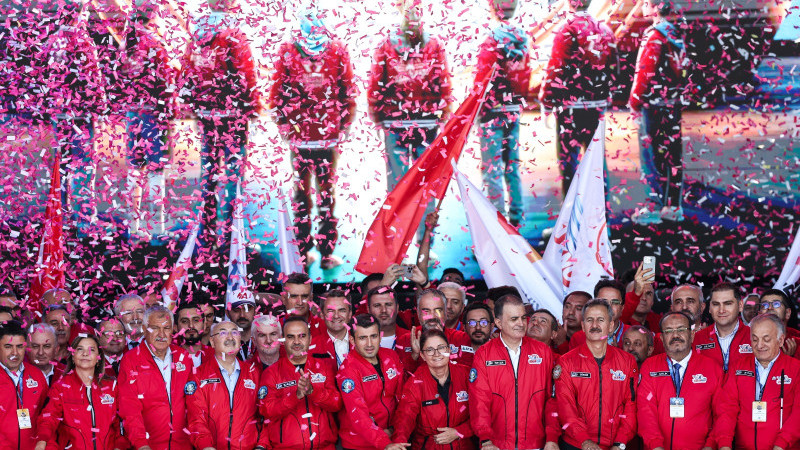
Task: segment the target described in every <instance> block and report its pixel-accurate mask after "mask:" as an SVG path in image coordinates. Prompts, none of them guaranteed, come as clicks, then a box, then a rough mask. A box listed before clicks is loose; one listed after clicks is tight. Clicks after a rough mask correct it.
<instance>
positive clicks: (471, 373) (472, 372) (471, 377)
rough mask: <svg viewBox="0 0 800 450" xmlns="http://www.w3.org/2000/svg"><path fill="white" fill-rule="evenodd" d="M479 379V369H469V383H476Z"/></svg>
mask: <svg viewBox="0 0 800 450" xmlns="http://www.w3.org/2000/svg"><path fill="white" fill-rule="evenodd" d="M477 379H478V369H476V368H474V367H473V368H472V369H469V382H470V383H474V382H475V380H477Z"/></svg>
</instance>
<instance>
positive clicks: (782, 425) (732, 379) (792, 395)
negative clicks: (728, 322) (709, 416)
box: [717, 314, 800, 450]
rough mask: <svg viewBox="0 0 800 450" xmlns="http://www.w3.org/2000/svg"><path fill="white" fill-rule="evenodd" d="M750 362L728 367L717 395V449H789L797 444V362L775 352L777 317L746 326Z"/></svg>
mask: <svg viewBox="0 0 800 450" xmlns="http://www.w3.org/2000/svg"><path fill="white" fill-rule="evenodd" d="M750 340H751V342H752V345H753V354H754V356H755V357H754V358H753V357H751V358H741V359H740V360H739V361H737V362H736V364H735V365H733V366H731V368H730V371H729V372H728V375H727V378H726V379H725V387H724V388H723V393H722V395H721V397H722V399H721V403H722V404H721V405H720V408H721V411H722V415H721V416H720V418H719V421H720V425H719V429H720V435H719V436H718V437H717V445H718V446H719V448H720V450H731V447H732V443H733V440H734V439H735V440H736V448H737V449H745V450H751V449H763V448H766V449H773V450H776V449H793V448H797V445H798V443H799V442H800V427H798V426H797V424H798V423H800V388H798V381H797V380H800V361H798V360H797V359H795V358H792V357H790V356H788V355H786V354H784V353H783V352H782V351H781V346H782V345H783V344H784V341H785V340H786V327H785V325H784V324H783V322H782V321H781V320H780V318H778V317H777V316H775V315H773V314H761V315H758V316H756V317H755V318H754V319H753V320H752V321H751V322H750Z"/></svg>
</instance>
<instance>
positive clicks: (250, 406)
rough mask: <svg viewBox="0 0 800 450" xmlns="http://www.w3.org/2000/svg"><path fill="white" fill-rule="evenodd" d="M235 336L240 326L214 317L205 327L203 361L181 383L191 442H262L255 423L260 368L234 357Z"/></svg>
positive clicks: (243, 448) (240, 446) (243, 446)
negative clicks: (207, 340)
mask: <svg viewBox="0 0 800 450" xmlns="http://www.w3.org/2000/svg"><path fill="white" fill-rule="evenodd" d="M240 339H241V331H239V328H238V327H237V326H236V324H234V323H233V322H228V321H225V322H219V323H215V324H214V325H213V326H212V327H211V348H212V349H213V351H214V353H213V355H214V356H213V357H212V358H206V360H205V361H203V364H202V365H200V367H198V368H197V369H196V373H195V374H194V375H192V377H191V379H190V381H189V382H188V383H186V386H185V387H184V393H185V395H186V412H187V421H188V427H187V428H188V429H189V433H190V439H191V441H192V444H193V445H194V447H195V448H199V449H206V448H228V449H233V450H247V449H265V448H266V447H267V442H266V441H267V436H266V434H263V435H262V436H261V438H260V439H259V428H258V426H257V425H256V424H257V423H258V422H259V417H258V408H257V406H256V403H257V401H258V392H259V391H258V389H257V386H258V383H259V377H260V373H261V371H260V369H259V368H258V367H257V366H256V365H255V364H253V363H252V362H251V361H239V360H238V359H237V358H236V354H237V353H238V352H239V349H240V348H241V346H242V345H241V344H242V343H241V342H240ZM198 341H199V333H198ZM224 405H228V406H229V407H228V408H226V407H225V406H224Z"/></svg>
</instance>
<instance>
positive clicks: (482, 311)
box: [459, 302, 494, 367]
mask: <svg viewBox="0 0 800 450" xmlns="http://www.w3.org/2000/svg"><path fill="white" fill-rule="evenodd" d="M493 329H494V317H493V315H492V310H491V309H489V307H488V306H487V305H486V304H485V303H480V302H473V303H470V304H469V305H467V307H466V308H465V309H464V332H466V334H467V336H468V337H469V341H470V345H469V346H467V345H462V346H461V357H460V358H459V363H460V364H463V365H465V366H467V367H472V361H473V359H474V358H475V353H476V352H477V351H478V349H480V348H481V347H482V346H483V345H484V344H486V343H487V342H489V339H491V337H492V330H493Z"/></svg>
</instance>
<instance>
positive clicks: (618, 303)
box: [610, 298, 623, 305]
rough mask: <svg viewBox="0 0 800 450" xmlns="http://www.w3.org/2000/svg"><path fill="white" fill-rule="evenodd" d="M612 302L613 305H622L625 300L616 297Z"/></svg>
mask: <svg viewBox="0 0 800 450" xmlns="http://www.w3.org/2000/svg"><path fill="white" fill-rule="evenodd" d="M610 303H611V304H612V305H621V304H622V303H623V302H622V300H619V299H616V298H615V299H612V300H611V302H610Z"/></svg>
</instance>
